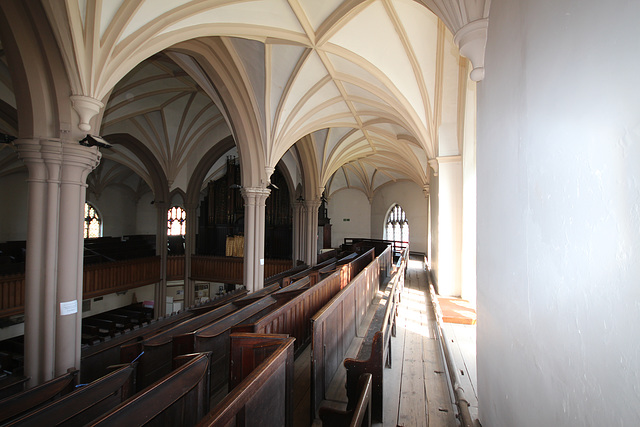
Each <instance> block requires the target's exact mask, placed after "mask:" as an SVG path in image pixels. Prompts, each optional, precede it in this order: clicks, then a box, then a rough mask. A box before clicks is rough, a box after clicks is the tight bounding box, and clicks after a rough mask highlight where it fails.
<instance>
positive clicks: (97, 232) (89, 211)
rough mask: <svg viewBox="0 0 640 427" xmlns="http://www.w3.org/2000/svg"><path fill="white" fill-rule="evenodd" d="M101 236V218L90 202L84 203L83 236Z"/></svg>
mask: <svg viewBox="0 0 640 427" xmlns="http://www.w3.org/2000/svg"><path fill="white" fill-rule="evenodd" d="M93 237H102V220H101V219H100V216H99V215H98V212H97V211H96V208H94V207H93V206H92V205H91V204H89V203H85V204H84V238H85V239H87V238H89V239H90V238H93Z"/></svg>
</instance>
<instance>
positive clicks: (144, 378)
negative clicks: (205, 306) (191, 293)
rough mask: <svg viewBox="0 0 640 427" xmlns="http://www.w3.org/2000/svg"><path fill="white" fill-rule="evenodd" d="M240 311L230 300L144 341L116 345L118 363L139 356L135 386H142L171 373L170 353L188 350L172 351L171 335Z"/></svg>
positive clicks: (190, 330) (183, 332)
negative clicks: (118, 353) (117, 348)
mask: <svg viewBox="0 0 640 427" xmlns="http://www.w3.org/2000/svg"><path fill="white" fill-rule="evenodd" d="M236 301H237V300H236ZM241 310H242V309H241V306H239V305H236V303H235V302H231V303H228V304H225V305H223V306H221V307H218V308H215V309H213V310H211V311H208V312H205V313H204V314H201V315H200V316H196V317H192V318H189V319H187V320H185V321H183V322H180V323H178V324H177V325H174V326H172V327H171V328H169V329H167V330H164V331H162V332H160V333H158V334H156V335H153V336H151V337H149V338H147V339H145V340H144V341H139V342H134V343H131V344H127V345H124V346H122V347H121V348H120V358H121V362H122V363H127V362H130V361H132V360H134V359H135V358H137V357H138V356H139V355H140V357H139V359H138V365H139V366H138V377H137V387H138V389H139V390H140V389H142V388H145V387H147V386H149V385H150V384H152V383H153V382H155V381H157V380H159V379H160V378H162V377H163V376H165V375H167V374H168V373H169V372H171V370H172V368H173V362H172V360H173V357H174V356H176V355H180V354H185V353H191V352H192V351H188V352H179V353H177V354H174V350H173V340H174V337H176V336H181V335H184V334H187V333H190V332H193V331H195V330H198V329H200V328H202V327H204V326H207V325H210V324H213V323H215V322H216V321H217V320H219V319H222V318H224V317H225V316H229V315H231V314H233V313H236V312H238V311H241Z"/></svg>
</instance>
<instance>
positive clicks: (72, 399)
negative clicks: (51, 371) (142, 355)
mask: <svg viewBox="0 0 640 427" xmlns="http://www.w3.org/2000/svg"><path fill="white" fill-rule="evenodd" d="M134 378H135V364H130V365H127V366H124V367H122V368H120V369H118V370H117V371H114V372H112V373H111V374H108V375H106V376H104V377H103V378H100V379H98V380H96V381H94V382H92V383H90V384H87V385H84V386H82V387H79V388H77V389H76V390H75V391H73V392H71V393H69V394H67V395H65V396H63V397H61V398H60V399H58V400H56V401H54V402H51V403H49V404H48V405H44V406H42V407H39V408H38V409H36V410H34V411H31V412H28V413H27V414H25V415H23V416H21V417H19V418H17V419H15V420H13V421H12V422H11V423H9V424H7V425H10V426H35V427H42V426H50V425H59V424H64V425H66V426H82V425H85V424H86V423H88V422H90V421H91V420H93V419H95V418H97V417H99V416H100V415H102V414H104V413H106V412H108V411H109V410H111V409H112V408H114V407H115V406H117V405H118V404H120V403H121V402H123V401H125V400H126V399H128V398H129V397H131V396H132V395H133V391H134V390H133V389H134Z"/></svg>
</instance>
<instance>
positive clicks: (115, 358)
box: [80, 311, 193, 383]
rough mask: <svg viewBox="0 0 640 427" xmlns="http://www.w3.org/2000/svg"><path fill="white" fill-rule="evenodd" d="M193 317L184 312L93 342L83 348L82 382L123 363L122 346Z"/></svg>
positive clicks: (93, 378)
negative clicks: (109, 367)
mask: <svg viewBox="0 0 640 427" xmlns="http://www.w3.org/2000/svg"><path fill="white" fill-rule="evenodd" d="M192 316H193V313H190V312H188V311H184V312H182V313H177V314H174V315H173V316H167V317H165V318H160V319H158V320H155V321H152V322H150V323H149V324H148V325H146V326H145V327H143V328H138V329H134V330H132V331H131V332H128V333H125V334H122V335H120V336H117V337H114V338H111V339H107V340H100V341H98V342H96V341H92V345H85V346H83V348H82V355H81V359H80V381H81V382H83V383H87V382H91V381H94V380H96V379H98V378H100V377H102V376H104V375H106V374H107V373H109V372H110V371H109V369H108V366H111V365H116V364H119V363H123V359H122V358H121V354H120V348H121V347H122V346H126V345H128V344H131V343H136V342H139V341H142V340H144V339H146V338H148V337H150V336H152V335H155V334H158V333H160V332H162V331H163V330H166V329H168V328H171V327H173V326H174V325H175V324H176V323H180V322H183V321H184V320H186V319H188V318H190V317H192ZM83 329H84V328H83ZM138 354H139V353H138ZM138 354H136V355H135V356H137V355H138ZM135 356H133V357H131V358H130V359H129V360H125V361H124V363H126V362H131V361H132V360H133V359H134V358H135Z"/></svg>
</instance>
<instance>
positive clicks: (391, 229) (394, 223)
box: [384, 204, 409, 248]
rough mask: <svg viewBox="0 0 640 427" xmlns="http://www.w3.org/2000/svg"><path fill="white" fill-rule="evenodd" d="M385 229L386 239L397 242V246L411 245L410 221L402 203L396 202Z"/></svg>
mask: <svg viewBox="0 0 640 427" xmlns="http://www.w3.org/2000/svg"><path fill="white" fill-rule="evenodd" d="M384 231H385V233H384V234H385V239H386V240H393V241H394V242H397V244H396V245H395V246H396V247H397V248H406V247H407V246H409V221H407V215H406V214H405V213H404V211H403V210H402V208H401V207H400V205H398V204H396V205H395V206H394V207H393V208H392V209H391V211H390V212H389V215H388V216H387V221H386V225H385V230H384Z"/></svg>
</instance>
